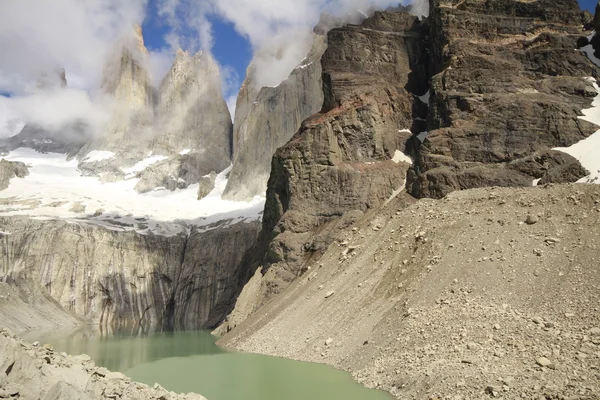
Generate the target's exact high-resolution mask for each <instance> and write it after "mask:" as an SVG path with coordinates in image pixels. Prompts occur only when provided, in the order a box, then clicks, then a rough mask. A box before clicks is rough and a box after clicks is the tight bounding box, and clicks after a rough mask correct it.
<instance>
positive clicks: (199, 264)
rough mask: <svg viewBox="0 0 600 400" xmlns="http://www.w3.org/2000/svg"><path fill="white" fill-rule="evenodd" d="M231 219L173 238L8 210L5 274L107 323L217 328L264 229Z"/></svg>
mask: <svg viewBox="0 0 600 400" xmlns="http://www.w3.org/2000/svg"><path fill="white" fill-rule="evenodd" d="M223 225H225V226H219V225H216V226H212V227H209V229H208V230H205V231H201V230H195V229H192V230H191V232H190V233H189V235H185V234H181V235H177V236H171V237H166V236H157V235H153V234H148V235H142V234H138V233H136V232H118V231H114V230H109V229H107V228H105V227H102V226H98V225H95V224H85V223H81V222H80V223H69V222H66V221H58V220H50V221H35V220H31V219H27V218H19V217H0V227H2V228H1V229H2V230H3V231H4V233H2V234H1V235H0V236H1V237H0V239H1V240H2V246H1V248H0V260H1V262H0V280H2V281H8V282H19V281H26V282H28V283H30V284H33V285H39V286H40V287H42V288H44V289H45V290H46V291H47V292H48V293H49V294H50V295H51V296H52V298H54V299H56V301H57V302H58V303H59V304H60V305H61V306H62V307H63V308H64V309H65V310H67V311H69V312H72V313H74V314H76V315H79V316H81V317H85V318H86V319H88V320H89V321H91V322H93V323H100V324H103V325H106V326H130V325H137V324H141V325H144V326H147V327H152V328H156V327H158V328H178V329H183V328H185V329H200V328H206V327H212V326H215V325H216V324H217V323H219V322H220V321H221V320H222V319H223V318H224V316H225V314H224V310H220V309H217V305H218V304H220V303H222V302H225V301H226V300H228V299H229V298H231V296H233V294H232V292H233V291H234V290H235V289H236V287H237V286H236V285H237V282H238V280H239V276H238V275H239V273H240V271H239V269H238V264H239V261H240V259H241V256H242V254H243V252H244V251H245V250H246V249H247V248H248V247H250V246H251V245H252V244H253V243H254V241H255V239H256V236H257V233H258V230H259V223H258V222H251V223H238V224H235V225H232V226H227V224H226V223H224V224H223ZM207 244H210V245H207Z"/></svg>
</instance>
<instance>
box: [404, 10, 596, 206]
mask: <svg viewBox="0 0 600 400" xmlns="http://www.w3.org/2000/svg"><path fill="white" fill-rule="evenodd" d="M431 10H432V13H431V16H430V20H431V21H430V24H431V32H430V35H429V37H430V40H429V48H430V53H431V54H430V73H431V84H430V92H431V96H430V98H429V107H430V109H429V114H428V119H427V131H428V134H424V135H423V136H425V135H426V138H425V139H424V142H423V143H422V144H421V140H417V139H416V138H415V140H414V153H413V155H414V157H415V163H414V167H413V168H412V171H411V172H412V173H411V174H410V175H411V176H410V178H409V185H408V186H409V191H410V193H411V194H413V195H414V196H416V197H443V196H444V195H446V194H447V193H449V192H451V191H453V190H460V189H469V188H475V187H482V186H531V184H532V180H533V179H541V180H543V181H544V182H564V181H575V180H577V179H578V178H581V177H583V176H585V175H586V172H585V171H584V170H583V169H582V168H581V167H580V166H578V165H577V164H578V163H577V162H576V161H575V159H573V158H572V157H570V156H565V155H558V154H556V152H553V151H551V149H552V148H555V147H568V146H570V145H572V144H574V143H576V142H578V141H580V140H582V139H584V138H586V137H588V136H589V135H591V134H592V133H594V132H595V131H596V130H597V129H598V127H597V126H595V125H593V124H591V123H589V122H586V121H584V120H581V119H580V118H579V117H580V116H581V115H582V113H581V110H582V109H585V108H589V107H590V105H591V102H592V99H593V98H594V97H595V96H596V95H597V92H596V90H595V89H594V88H593V86H592V83H591V82H590V81H589V80H587V79H585V78H587V77H590V76H592V75H593V76H596V67H595V66H594V65H593V64H592V63H591V62H590V61H589V60H588V59H587V57H586V56H585V54H583V53H582V52H579V51H577V50H575V49H576V47H577V39H578V38H579V37H580V36H581V35H582V32H581V23H582V22H581V14H580V11H579V6H578V4H577V1H576V0H561V1H554V0H540V1H535V2H522V1H515V0H502V1H495V2H485V1H480V0H466V1H447V0H432V2H431ZM531 157H533V158H534V159H538V160H539V159H544V160H545V161H544V162H542V163H537V162H530V159H531ZM524 165H527V167H526V168H523V166H524ZM565 170H568V171H565Z"/></svg>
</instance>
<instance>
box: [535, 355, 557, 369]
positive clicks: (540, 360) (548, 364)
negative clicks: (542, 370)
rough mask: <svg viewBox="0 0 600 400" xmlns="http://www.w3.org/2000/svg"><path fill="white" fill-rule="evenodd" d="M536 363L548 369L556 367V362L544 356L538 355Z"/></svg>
mask: <svg viewBox="0 0 600 400" xmlns="http://www.w3.org/2000/svg"><path fill="white" fill-rule="evenodd" d="M536 363H537V364H538V365H539V366H541V367H546V368H550V369H556V364H554V363H553V362H552V361H550V360H549V359H547V358H546V357H540V358H538V359H537V360H536Z"/></svg>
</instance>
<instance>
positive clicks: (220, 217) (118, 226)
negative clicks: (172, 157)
mask: <svg viewBox="0 0 600 400" xmlns="http://www.w3.org/2000/svg"><path fill="white" fill-rule="evenodd" d="M107 153H108V152H107ZM94 156H97V157H94V159H98V158H99V157H101V156H105V157H106V156H107V155H106V154H102V153H101V154H97V155H94ZM3 158H6V159H7V160H8V161H21V162H24V163H25V164H27V165H28V167H29V175H28V176H27V177H25V178H22V179H21V178H14V179H12V180H11V181H10V185H9V187H8V188H7V189H6V190H4V191H2V192H0V215H4V216H7V215H26V216H30V217H33V218H40V219H54V218H60V219H65V220H70V221H73V222H89V223H94V224H99V225H103V226H106V227H107V228H109V229H113V230H135V231H137V232H140V233H144V234H148V233H154V234H158V235H166V236H171V235H176V234H178V233H181V232H186V231H188V230H189V229H190V228H191V227H197V228H199V229H206V230H207V229H211V228H212V227H211V226H210V225H211V224H215V223H217V222H219V221H225V222H223V223H221V224H220V225H221V226H222V225H223V224H231V223H236V222H240V221H246V222H249V221H254V220H257V219H260V218H261V214H262V211H263V208H264V202H265V199H264V197H258V196H257V197H255V198H254V199H253V200H252V201H251V202H247V203H246V202H233V201H226V200H222V199H221V195H222V193H223V191H224V190H225V186H226V185H227V179H226V175H227V173H228V172H229V170H230V168H228V169H227V170H225V171H223V172H221V173H220V174H219V175H218V176H217V179H216V183H215V189H214V190H213V191H212V192H211V193H210V194H209V195H208V196H206V197H205V198H204V199H202V200H198V199H197V195H198V184H195V185H190V186H189V187H188V188H186V189H183V190H177V191H174V192H171V191H167V190H155V191H152V192H150V193H145V194H139V193H137V192H136V191H135V190H134V187H135V185H136V184H137V182H138V181H139V179H137V178H134V179H126V180H124V181H121V182H114V183H102V182H100V180H98V179H97V178H96V177H84V176H81V175H80V173H79V171H78V170H77V161H76V160H71V161H67V160H66V156H65V155H64V154H56V153H49V154H41V153H38V152H36V151H35V150H32V149H27V148H20V149H17V150H14V151H12V152H10V153H9V154H8V155H7V156H5V157H3ZM155 160H156V158H153V159H152V160H148V162H150V161H152V162H156V161H155ZM148 162H147V163H148ZM147 163H146V164H147ZM150 164H151V162H150ZM136 167H138V168H141V167H142V166H141V165H140V166H136ZM136 169H137V168H136ZM142 169H143V168H142Z"/></svg>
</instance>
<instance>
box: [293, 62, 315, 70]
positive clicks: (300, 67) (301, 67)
mask: <svg viewBox="0 0 600 400" xmlns="http://www.w3.org/2000/svg"><path fill="white" fill-rule="evenodd" d="M311 65H312V62H309V63H308V64H302V65H298V66H297V67H296V68H295V69H305V68H308V67H310V66H311Z"/></svg>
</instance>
